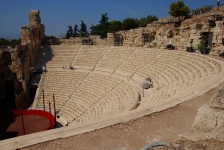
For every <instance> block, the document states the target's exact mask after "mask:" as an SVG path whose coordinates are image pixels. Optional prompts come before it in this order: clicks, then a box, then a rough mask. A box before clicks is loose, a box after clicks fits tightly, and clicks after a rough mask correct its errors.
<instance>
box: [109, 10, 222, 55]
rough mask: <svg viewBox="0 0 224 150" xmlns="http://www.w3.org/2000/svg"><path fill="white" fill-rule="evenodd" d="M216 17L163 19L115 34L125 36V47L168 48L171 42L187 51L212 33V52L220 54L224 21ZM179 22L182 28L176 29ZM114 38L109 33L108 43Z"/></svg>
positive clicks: (214, 14)
mask: <svg viewBox="0 0 224 150" xmlns="http://www.w3.org/2000/svg"><path fill="white" fill-rule="evenodd" d="M219 15H222V14H219ZM216 17H217V14H216V13H212V14H207V15H203V16H200V15H198V16H197V17H196V18H194V19H186V20H184V17H180V18H174V17H168V18H162V19H159V20H158V21H155V22H153V23H152V24H148V25H147V27H141V28H137V29H131V30H127V31H119V32H116V33H115V34H120V35H122V36H123V39H124V40H123V45H125V46H146V47H158V48H166V45H168V44H169V41H170V40H171V41H172V44H173V45H174V46H175V48H176V49H178V50H186V47H189V46H193V47H195V48H197V47H198V45H199V44H200V43H202V42H203V41H202V39H201V33H205V32H211V33H212V39H211V50H213V51H216V52H217V51H219V52H220V51H223V50H222V48H220V46H221V45H222V37H223V32H224V30H223V28H224V26H223V22H222V21H219V20H217V19H215V18H216ZM178 22H182V23H181V26H179V27H175V26H174V24H175V23H178ZM213 24H214V26H213ZM170 33H172V34H170ZM143 34H150V36H152V37H151V41H150V43H147V44H145V43H144V42H143V41H144V39H143ZM114 38H115V36H114V34H113V33H108V38H107V41H108V42H110V43H113V42H114ZM214 54H215V52H214ZM216 54H217V53H216Z"/></svg>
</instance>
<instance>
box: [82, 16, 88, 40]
mask: <svg viewBox="0 0 224 150" xmlns="http://www.w3.org/2000/svg"><path fill="white" fill-rule="evenodd" d="M80 34H81V37H84V36H87V34H88V32H87V27H86V24H85V23H84V22H83V20H82V21H81V29H80Z"/></svg>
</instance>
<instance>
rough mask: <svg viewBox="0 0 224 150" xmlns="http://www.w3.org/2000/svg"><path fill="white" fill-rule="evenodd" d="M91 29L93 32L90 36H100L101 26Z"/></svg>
mask: <svg viewBox="0 0 224 150" xmlns="http://www.w3.org/2000/svg"><path fill="white" fill-rule="evenodd" d="M90 29H91V32H90V34H91V35H100V30H101V26H100V25H98V24H97V25H95V26H93V25H92V26H91V27H90Z"/></svg>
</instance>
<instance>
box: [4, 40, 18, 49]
mask: <svg viewBox="0 0 224 150" xmlns="http://www.w3.org/2000/svg"><path fill="white" fill-rule="evenodd" d="M20 44H21V39H20V38H19V39H12V40H7V39H4V38H0V45H6V46H10V47H12V48H15V46H16V45H20Z"/></svg>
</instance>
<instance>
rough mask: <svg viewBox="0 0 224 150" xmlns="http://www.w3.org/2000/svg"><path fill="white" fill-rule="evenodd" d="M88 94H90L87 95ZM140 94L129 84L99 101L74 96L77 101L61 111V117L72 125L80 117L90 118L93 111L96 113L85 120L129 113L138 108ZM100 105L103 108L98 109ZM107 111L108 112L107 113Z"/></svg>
mask: <svg viewBox="0 0 224 150" xmlns="http://www.w3.org/2000/svg"><path fill="white" fill-rule="evenodd" d="M87 93H88V92H86V93H85V94H87ZM138 94H139V93H138V92H137V91H136V89H135V88H133V87H131V86H130V85H129V84H128V83H122V84H119V85H118V86H116V87H115V88H114V89H113V90H111V91H110V92H108V93H107V94H106V95H105V96H104V97H102V98H99V99H94V100H93V99H92V97H89V98H88V96H83V94H74V96H73V97H71V99H75V100H72V101H71V100H70V101H69V102H68V103H67V104H66V105H65V107H63V108H62V109H61V111H60V112H59V115H60V116H61V117H63V118H64V119H66V120H68V123H72V122H73V120H78V118H79V117H83V116H86V115H87V116H88V113H89V112H92V111H93V110H95V111H94V112H92V113H91V116H89V117H84V118H92V119H97V118H101V117H102V115H104V116H105V115H109V114H108V112H110V113H111V112H113V113H118V112H121V111H128V110H131V109H134V108H135V107H136V105H137V102H138V99H139V95H138ZM73 101H74V102H73ZM99 105H100V106H101V108H96V107H98V106H99ZM108 106H109V107H108ZM100 109H105V110H104V111H105V112H104V113H102V112H101V111H100ZM106 111H108V112H107V113H106ZM92 119H91V120H92Z"/></svg>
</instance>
